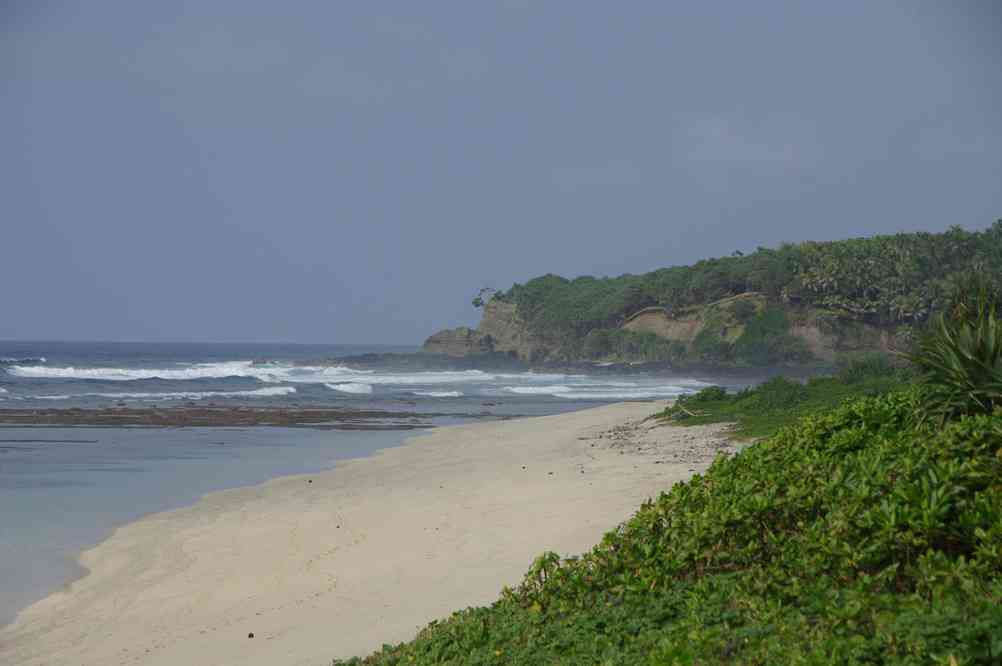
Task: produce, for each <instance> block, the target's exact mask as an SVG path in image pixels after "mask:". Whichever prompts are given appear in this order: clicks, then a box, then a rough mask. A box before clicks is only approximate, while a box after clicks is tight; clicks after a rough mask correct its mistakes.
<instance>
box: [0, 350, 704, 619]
mask: <svg viewBox="0 0 1002 666" xmlns="http://www.w3.org/2000/svg"><path fill="white" fill-rule="evenodd" d="M409 351H416V349H414V348H405V347H400V348H387V347H372V346H359V345H233V344H227V345H223V344H220V345H204V344H202V345H195V344H145V343H143V344H139V343H135V344H119V343H115V344H112V343H67V342H0V408H4V407H10V408H31V409H44V408H53V407H65V408H72V407H80V408H100V407H112V406H122V405H125V406H128V407H150V406H163V407H168V406H183V405H185V404H189V403H194V404H197V405H209V404H213V405H234V406H235V405H241V406H272V407H335V408H336V407H344V408H366V409H381V410H387V411H410V412H424V413H430V412H433V413H438V414H446V415H447V416H441V417H437V418H432V419H428V420H427V421H426V422H427V423H429V424H431V425H435V424H444V423H460V422H464V421H465V420H468V419H474V418H476V419H483V418H506V417H511V416H519V415H543V414H554V413H559V412H565V411H570V410H575V409H582V408H585V407H590V406H595V405H599V404H603V403H608V402H616V401H621V400H630V399H660V398H672V397H675V396H678V395H681V394H683V393H687V392H691V391H695V390H698V389H699V388H700V387H702V386H705V385H707V383H706V382H705V381H699V380H696V379H693V378H688V377H673V376H634V375H627V376H616V375H610V374H607V373H603V374H602V375H590V374H574V373H555V372H491V371H482V370H449V371H414V370H402V369H399V368H396V369H395V368H394V367H393V366H392V365H388V366H386V367H380V369H376V370H373V369H366V370H359V369H352V368H349V367H347V366H346V365H344V364H342V363H339V362H337V361H336V360H333V361H332V360H331V359H336V358H338V357H344V356H349V355H355V354H363V353H369V352H409ZM413 434H414V432H407V431H329V430H319V429H310V428H275V427H255V428H144V427H120V428H106V427H76V428H67V427H48V426H29V427H0V625H2V624H4V623H6V622H8V621H10V620H12V619H13V617H14V615H15V614H16V612H17V611H18V610H20V609H21V608H24V607H25V606H27V605H28V604H30V603H31V602H33V601H35V600H37V599H40V598H42V597H43V596H45V595H46V594H48V593H50V592H52V591H53V590H54V589H56V588H58V587H59V586H60V585H63V584H65V583H66V582H68V581H69V580H72V578H74V577H75V576H77V575H79V574H80V573H81V572H80V571H79V569H78V567H77V565H76V563H75V562H76V557H77V555H78V554H79V552H80V551H81V550H83V549H84V548H87V547H89V546H92V545H94V544H96V543H97V542H99V541H100V540H101V539H103V538H105V537H106V536H108V534H110V532H111V531H112V530H113V529H114V527H116V526H118V525H121V524H123V523H126V522H129V521H132V520H135V519H137V518H139V517H141V516H143V515H145V514H148V513H151V512H156V511H163V510H167V509H172V508H177V507H180V506H184V505H187V504H191V503H192V502H194V501H196V500H197V499H198V498H199V497H200V496H202V495H204V494H205V493H207V492H211V491H214V490H221V489H225V488H233V487H238V486H244V485H250V484H254V483H259V482H262V481H265V480H267V479H269V478H272V477H275V476H281V475H287V474H298V473H309V472H314V471H320V470H325V469H330V468H332V467H333V466H335V464H336V461H337V460H344V459H346V458H354V457H359V456H365V455H370V454H371V453H373V452H374V451H376V450H379V449H383V448H387V447H391V446H396V445H399V444H401V443H402V442H403V441H404V440H405V439H406V438H407V437H409V436H411V435H413Z"/></svg>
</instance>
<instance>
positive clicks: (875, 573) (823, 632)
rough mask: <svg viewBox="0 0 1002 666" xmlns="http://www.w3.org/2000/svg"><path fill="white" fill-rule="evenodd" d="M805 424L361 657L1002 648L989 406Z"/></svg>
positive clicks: (394, 660)
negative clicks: (405, 638)
mask: <svg viewBox="0 0 1002 666" xmlns="http://www.w3.org/2000/svg"><path fill="white" fill-rule="evenodd" d="M921 405H922V395H921V390H920V389H919V388H917V387H912V388H909V389H906V390H902V391H897V392H894V393H890V394H886V395H880V396H871V397H862V398H858V399H855V400H851V401H848V402H846V403H845V404H843V405H842V406H841V407H839V408H837V409H834V410H831V411H830V412H828V413H826V414H823V415H813V416H808V417H805V418H803V419H801V420H800V421H798V422H797V423H796V424H794V425H791V426H788V427H786V428H784V429H782V430H780V431H779V432H778V433H776V434H775V435H774V436H772V437H771V438H769V439H767V440H765V441H762V442H759V443H757V444H755V445H753V446H750V447H748V448H747V449H745V450H744V451H742V452H741V453H740V454H738V455H737V456H734V457H733V458H721V459H718V460H717V461H716V462H715V463H714V464H713V465H712V466H711V467H710V469H709V470H708V471H707V473H706V474H705V475H703V476H696V477H694V478H693V479H691V480H690V481H688V482H686V483H681V484H677V485H676V486H674V487H673V488H672V489H671V490H670V491H669V492H667V493H664V494H662V495H661V496H660V497H659V498H658V499H657V500H655V501H653V502H649V503H647V504H645V505H644V506H643V507H641V509H640V510H639V511H638V512H637V513H636V515H635V516H634V517H633V518H632V519H631V520H629V521H628V522H626V523H625V524H624V525H622V526H620V527H619V528H618V529H616V530H614V531H613V532H610V533H609V534H607V535H606V536H605V537H604V538H603V540H602V542H601V544H599V545H598V546H597V547H596V548H595V549H594V550H593V551H591V552H590V553H588V554H586V555H584V556H582V557H580V558H570V559H567V560H561V559H560V558H559V557H558V556H556V555H555V554H552V553H548V554H546V555H543V556H542V557H540V558H539V559H538V560H537V561H536V562H535V564H534V565H533V566H532V568H531V570H530V571H529V573H528V575H527V576H526V578H525V580H524V581H523V583H522V584H521V585H520V586H519V587H518V588H517V589H515V590H506V591H505V593H504V595H503V596H502V598H501V599H500V600H499V601H498V602H497V603H495V604H494V605H493V606H491V607H488V608H473V609H467V610H464V611H461V612H458V613H456V614H454V615H453V616H452V617H451V618H449V619H448V620H445V621H443V622H440V623H433V624H432V625H430V626H429V627H428V628H426V629H425V630H424V631H422V632H421V634H420V635H419V636H418V637H417V638H416V639H415V640H414V641H412V642H410V643H406V644H402V645H399V646H396V647H389V646H387V647H386V648H384V650H382V651H381V652H379V653H377V654H375V655H373V656H371V657H369V658H367V659H365V660H364V661H362V660H357V659H356V660H353V661H352V662H349V663H356V664H358V663H365V664H414V663H419V664H435V663H439V664H441V663H452V664H501V663H514V664H553V663H564V664H712V663H742V664H779V663H783V664H786V663H801V664H828V663H900V664H926V663H944V664H945V663H957V664H993V663H995V664H997V663H999V662H1000V660H1002V453H1000V452H1002V414H1000V413H998V412H996V413H994V414H992V415H987V414H980V415H975V416H963V417H961V418H958V419H956V420H953V421H950V422H948V423H946V424H945V426H943V427H939V426H936V425H934V424H932V423H931V422H929V421H928V420H921V419H916V418H915V414H916V411H917V410H920V409H921Z"/></svg>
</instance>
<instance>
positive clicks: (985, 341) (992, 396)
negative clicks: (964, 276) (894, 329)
mask: <svg viewBox="0 0 1002 666" xmlns="http://www.w3.org/2000/svg"><path fill="white" fill-rule="evenodd" d="M1000 305H1002V304H1000V301H999V294H998V285H996V284H994V283H992V282H990V281H989V280H987V279H985V278H984V277H983V276H976V277H972V279H970V280H969V282H968V284H965V285H962V286H961V288H960V289H959V290H958V292H957V293H956V294H954V297H953V303H952V304H951V305H950V308H949V312H948V315H949V316H946V315H944V314H939V315H937V316H936V317H935V318H934V319H933V322H932V326H931V327H930V329H929V330H928V331H927V332H926V333H925V334H924V335H923V336H922V337H921V338H920V339H919V344H918V349H917V350H916V351H915V353H914V354H911V355H910V356H909V358H910V360H911V361H912V362H913V363H915V365H916V366H917V367H918V368H919V369H920V370H921V371H922V372H923V373H924V379H925V384H926V386H927V390H926V394H925V396H926V401H925V402H926V405H925V407H926V410H927V411H928V412H929V414H930V415H933V416H938V417H939V420H940V421H945V420H946V419H948V418H952V417H955V416H957V415H959V414H964V413H983V414H991V413H992V411H993V410H994V409H995V408H996V407H998V406H1000V405H1002V319H1000V315H999V309H1000Z"/></svg>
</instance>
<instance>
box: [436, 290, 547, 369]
mask: <svg viewBox="0 0 1002 666" xmlns="http://www.w3.org/2000/svg"><path fill="white" fill-rule="evenodd" d="M550 347H551V345H547V344H546V342H545V341H543V340H542V339H540V338H539V337H538V336H535V335H533V334H532V333H530V332H529V330H528V327H527V326H526V325H525V323H524V322H523V321H522V320H521V319H520V318H519V316H518V313H517V312H516V309H515V306H514V305H513V304H511V303H506V302H504V301H500V300H498V299H494V300H492V301H490V302H489V303H487V304H486V305H485V306H484V314H483V318H482V319H481V320H480V325H479V326H477V328H475V329H474V328H469V327H467V326H460V327H459V328H451V329H446V330H444V331H439V332H438V333H435V334H434V335H432V336H431V337H430V338H428V339H427V340H426V341H425V343H424V347H423V349H424V351H426V352H429V353H432V354H446V355H448V356H453V357H461V356H468V355H471V354H487V353H500V354H505V355H508V356H512V357H514V358H518V359H519V360H522V361H526V362H529V363H532V362H535V361H540V360H542V359H543V357H544V356H545V354H546V353H547V351H548V350H549V349H550Z"/></svg>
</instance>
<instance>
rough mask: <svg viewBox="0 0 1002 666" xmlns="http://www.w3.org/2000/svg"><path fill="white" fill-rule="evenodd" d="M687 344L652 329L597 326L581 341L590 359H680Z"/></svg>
mask: <svg viewBox="0 0 1002 666" xmlns="http://www.w3.org/2000/svg"><path fill="white" fill-rule="evenodd" d="M685 354H686V346H685V345H684V344H681V343H679V342H675V341H673V340H666V339H664V338H660V337H658V336H656V335H654V334H653V333H637V332H634V331H627V330H624V329H595V330H593V331H591V332H590V333H589V334H588V335H587V336H585V339H584V341H583V343H582V345H581V355H582V356H584V357H585V358H590V359H601V358H609V357H612V358H628V359H631V360H637V361H652V362H654V361H679V360H681V359H682V358H684V356H685Z"/></svg>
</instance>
